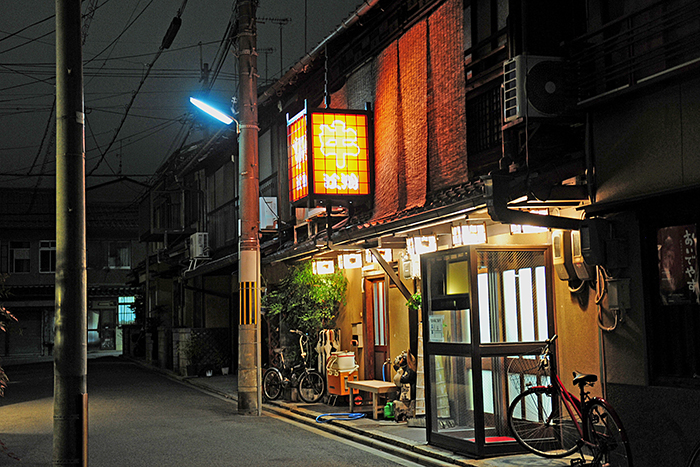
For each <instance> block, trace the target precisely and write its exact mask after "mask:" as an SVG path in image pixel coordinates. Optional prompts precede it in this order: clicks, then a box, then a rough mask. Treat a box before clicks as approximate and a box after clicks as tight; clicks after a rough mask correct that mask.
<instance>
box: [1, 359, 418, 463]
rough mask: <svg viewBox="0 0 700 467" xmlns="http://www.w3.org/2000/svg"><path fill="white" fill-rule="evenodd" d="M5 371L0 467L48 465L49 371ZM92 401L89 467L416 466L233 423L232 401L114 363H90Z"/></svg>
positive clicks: (271, 423)
mask: <svg viewBox="0 0 700 467" xmlns="http://www.w3.org/2000/svg"><path fill="white" fill-rule="evenodd" d="M8 373H9V374H10V378H11V380H12V382H11V384H10V386H9V388H8V389H7V391H6V395H5V398H0V442H2V443H3V444H4V446H5V447H4V448H3V444H0V466H6V465H7V466H17V467H25V466H46V465H51V456H52V442H53V422H52V414H53V399H52V392H53V366H52V364H50V363H43V364H32V365H25V366H18V367H12V368H10V369H9V371H8ZM88 398H89V442H88V450H89V451H88V459H89V464H90V465H91V466H149V467H152V466H193V467H196V466H206V467H214V466H239V465H240V466H276V465H281V466H329V465H332V466H333V467H343V466H397V465H408V466H413V465H417V464H413V463H411V462H408V461H405V460H403V459H400V458H396V457H393V456H390V455H388V454H385V453H382V452H381V451H377V450H374V449H371V448H368V447H365V446H361V445H359V444H356V443H352V442H349V441H346V440H343V439H339V438H337V437H334V436H332V435H328V434H326V433H323V432H321V431H320V430H316V429H314V428H312V427H307V426H304V425H300V424H297V423H294V422H291V421H288V420H286V419H282V418H278V417H274V416H270V415H264V416H262V417H254V416H241V415H238V412H237V407H236V403H235V402H233V401H230V400H226V399H223V398H220V397H218V396H215V395H212V394H209V393H206V392H203V391H201V390H198V389H196V388H193V387H192V386H190V385H187V384H184V383H182V382H179V381H176V380H173V379H170V378H168V377H166V376H164V375H161V374H159V373H157V372H153V371H151V370H148V369H145V368H142V367H140V366H138V365H135V364H133V363H129V362H123V361H120V360H119V359H116V358H108V359H96V360H90V361H89V365H88ZM3 449H4V450H3ZM7 452H11V453H13V454H14V455H15V456H16V457H18V458H20V459H21V461H18V460H15V459H12V458H11V457H10V456H8V455H7Z"/></svg>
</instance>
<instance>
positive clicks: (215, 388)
mask: <svg viewBox="0 0 700 467" xmlns="http://www.w3.org/2000/svg"><path fill="white" fill-rule="evenodd" d="M171 375H172V373H171ZM176 378H177V379H180V380H182V381H183V382H186V383H188V384H192V385H194V386H196V387H199V388H201V389H205V390H208V391H211V392H214V393H217V394H219V395H220V396H222V397H226V398H229V399H232V400H235V401H237V400H238V394H237V380H236V375H235V374H234V375H226V376H223V375H218V376H211V377H200V378H182V377H177V376H176ZM343 400H345V399H344V398H339V401H343ZM263 410H265V411H268V412H272V413H275V414H277V415H279V416H283V417H287V418H291V419H294V420H295V421H297V422H300V423H304V424H307V425H310V426H314V427H315V428H317V429H321V430H324V431H326V432H329V433H333V434H335V435H337V436H342V437H344V438H347V439H350V440H352V441H355V442H358V443H361V444H365V445H369V446H371V447H374V448H377V449H381V450H384V451H387V452H390V453H392V454H394V455H398V456H401V457H404V458H406V459H408V460H411V461H413V462H416V463H419V464H422V465H429V466H446V465H458V466H462V467H506V466H508V467H516V466H517V467H562V466H569V465H570V460H569V459H545V458H542V457H538V456H535V455H532V454H520V455H508V456H502V457H495V458H489V459H472V458H469V457H466V456H463V455H459V454H455V453H453V452H450V451H447V450H444V449H440V448H437V447H434V446H430V445H428V444H427V441H426V429H425V427H411V426H408V424H407V423H405V422H404V423H397V422H395V421H391V420H382V419H379V420H373V419H372V418H371V417H369V418H368V417H365V418H360V419H356V420H332V421H329V422H327V423H319V422H317V421H316V418H317V417H318V416H319V415H323V414H330V413H347V411H348V407H347V405H346V404H345V403H343V402H338V404H337V405H335V406H332V405H326V404H307V403H304V402H288V401H283V400H277V401H268V402H265V403H264V404H263Z"/></svg>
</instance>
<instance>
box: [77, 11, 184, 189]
mask: <svg viewBox="0 0 700 467" xmlns="http://www.w3.org/2000/svg"><path fill="white" fill-rule="evenodd" d="M152 1H153V0H151V2H152ZM149 5H150V3H149ZM185 5H187V0H183V2H182V5H181V6H180V9H179V10H177V15H176V16H175V18H173V20H172V21H171V23H170V26H169V27H168V31H167V32H166V33H165V36H164V37H163V42H162V43H161V45H160V48H159V49H158V53H156V56H155V57H153V60H152V61H151V63H150V64H149V65H148V67H147V68H146V73H145V74H144V76H143V78H141V82H140V83H139V85H138V87H137V88H136V91H134V93H133V94H132V96H131V99H130V100H129V104H128V105H127V106H126V109H125V110H124V116H123V117H122V119H121V122H119V126H118V127H117V130H116V131H115V132H114V136H113V137H112V141H110V143H109V145H108V146H107V149H105V151H104V152H103V153H102V156H101V157H100V160H99V161H97V164H95V166H94V167H93V168H92V170H90V172H88V174H87V175H88V176H90V175H92V174H93V173H94V172H95V171H96V170H97V169H98V168H99V167H100V165H101V164H102V162H104V160H105V157H106V156H107V153H108V152H109V150H110V149H111V148H112V145H113V144H114V142H115V141H116V140H117V136H118V135H119V132H120V131H121V129H122V127H123V126H124V122H125V121H126V118H127V117H128V115H129V110H130V109H131V106H132V105H133V104H134V101H135V100H136V96H138V94H139V91H140V90H141V87H143V83H145V82H146V79H147V78H148V75H149V74H150V73H151V70H152V69H153V65H155V63H156V61H157V60H158V58H159V57H160V55H161V54H162V53H163V50H164V49H167V48H168V47H170V46H171V45H172V42H173V40H174V39H175V35H176V34H177V32H178V30H179V29H180V25H181V24H182V20H181V19H180V16H181V15H182V13H183V11H184V9H185Z"/></svg>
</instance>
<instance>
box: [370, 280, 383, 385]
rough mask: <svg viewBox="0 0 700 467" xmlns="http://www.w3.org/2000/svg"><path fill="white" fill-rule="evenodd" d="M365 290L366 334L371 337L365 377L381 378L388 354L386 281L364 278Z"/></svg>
mask: <svg viewBox="0 0 700 467" xmlns="http://www.w3.org/2000/svg"><path fill="white" fill-rule="evenodd" d="M365 291H367V292H368V293H367V294H366V297H367V303H366V307H367V308H366V309H367V318H366V323H365V325H366V326H367V336H368V337H370V338H371V341H370V342H371V343H372V346H371V347H369V348H368V349H367V350H368V355H367V364H366V365H365V378H366V379H381V377H382V365H383V364H384V361H385V360H386V359H387V356H388V355H389V321H388V320H387V314H388V313H387V306H386V282H385V280H384V278H381V279H366V280H365Z"/></svg>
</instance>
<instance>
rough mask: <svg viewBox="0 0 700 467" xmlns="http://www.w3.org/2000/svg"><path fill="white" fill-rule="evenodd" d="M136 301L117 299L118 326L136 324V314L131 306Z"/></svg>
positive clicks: (127, 298) (125, 298)
mask: <svg viewBox="0 0 700 467" xmlns="http://www.w3.org/2000/svg"><path fill="white" fill-rule="evenodd" d="M135 301H136V298H135V297H119V324H120V325H121V324H134V323H136V312H135V311H134V308H133V304H134V302H135Z"/></svg>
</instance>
